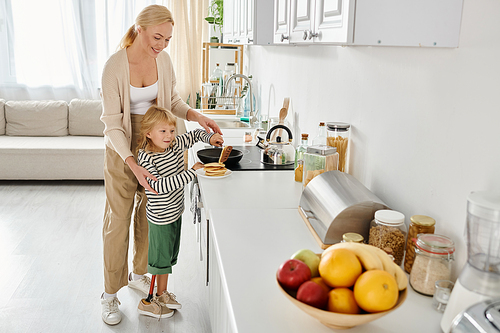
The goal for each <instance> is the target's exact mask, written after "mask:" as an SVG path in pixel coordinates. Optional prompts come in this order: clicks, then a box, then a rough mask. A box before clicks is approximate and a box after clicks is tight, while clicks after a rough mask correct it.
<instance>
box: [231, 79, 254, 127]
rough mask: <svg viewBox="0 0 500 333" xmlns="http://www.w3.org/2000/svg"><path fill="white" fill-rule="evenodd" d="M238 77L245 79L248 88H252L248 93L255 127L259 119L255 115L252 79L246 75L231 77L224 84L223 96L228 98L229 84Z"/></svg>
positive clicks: (251, 123) (251, 119) (252, 122)
mask: <svg viewBox="0 0 500 333" xmlns="http://www.w3.org/2000/svg"><path fill="white" fill-rule="evenodd" d="M237 77H240V78H242V79H245V80H246V81H247V82H248V86H249V87H250V89H249V90H250V91H249V92H248V93H249V94H250V95H249V96H250V125H252V126H253V125H254V124H255V123H256V122H258V120H259V119H258V118H257V116H256V115H255V114H254V110H253V93H252V82H251V81H250V79H249V78H248V77H247V76H246V75H243V74H233V75H231V76H230V77H229V78H228V79H227V80H226V82H225V83H224V91H223V94H222V95H223V96H227V87H228V86H229V82H230V81H231V80H232V79H235V80H236V78H237Z"/></svg>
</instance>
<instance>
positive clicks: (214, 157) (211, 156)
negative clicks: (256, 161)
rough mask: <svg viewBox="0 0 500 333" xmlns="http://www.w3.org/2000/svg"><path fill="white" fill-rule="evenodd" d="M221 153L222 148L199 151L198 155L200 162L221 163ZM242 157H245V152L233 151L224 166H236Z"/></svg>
mask: <svg viewBox="0 0 500 333" xmlns="http://www.w3.org/2000/svg"><path fill="white" fill-rule="evenodd" d="M221 151H222V148H206V149H201V150H198V153H197V154H198V158H199V159H200V161H202V162H203V163H205V164H206V163H213V162H219V157H220V153H221ZM242 157H243V152H242V151H241V150H238V149H233V150H232V151H231V154H229V157H228V158H227V161H226V162H224V164H225V165H233V164H236V163H238V162H239V161H240V160H241V158H242Z"/></svg>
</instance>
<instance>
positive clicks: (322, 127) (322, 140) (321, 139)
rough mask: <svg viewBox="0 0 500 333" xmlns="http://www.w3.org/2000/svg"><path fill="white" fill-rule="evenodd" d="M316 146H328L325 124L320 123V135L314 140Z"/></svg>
mask: <svg viewBox="0 0 500 333" xmlns="http://www.w3.org/2000/svg"><path fill="white" fill-rule="evenodd" d="M313 145H314V146H319V145H321V146H326V126H325V123H324V122H320V123H319V126H318V135H317V136H316V137H315V138H314V140H313Z"/></svg>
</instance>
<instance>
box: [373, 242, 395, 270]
mask: <svg viewBox="0 0 500 333" xmlns="http://www.w3.org/2000/svg"><path fill="white" fill-rule="evenodd" d="M366 246H369V247H370V250H371V251H372V253H375V254H376V255H377V256H378V257H379V259H380V261H382V265H383V266H384V271H386V272H387V273H389V274H391V275H392V276H394V278H396V268H395V267H394V261H392V259H391V257H389V255H388V254H387V253H385V251H384V250H382V249H379V248H378V247H376V246H372V245H366Z"/></svg>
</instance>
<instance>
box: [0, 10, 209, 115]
mask: <svg viewBox="0 0 500 333" xmlns="http://www.w3.org/2000/svg"><path fill="white" fill-rule="evenodd" d="M208 1H209V0H134V1H123V0H43V1H40V0H0V98H3V99H6V100H30V99H31V100H42V99H57V100H66V101H69V100H71V99H72V98H84V99H98V98H99V87H100V80H101V74H102V68H103V66H104V63H105V62H106V60H107V59H108V58H109V56H110V55H111V54H112V53H114V52H115V51H116V49H117V46H118V44H119V42H120V40H121V38H122V36H123V35H124V34H125V32H126V30H127V29H128V28H129V27H130V26H131V25H132V24H134V20H135V17H136V16H137V14H138V13H139V12H140V11H141V10H142V9H143V8H144V7H145V6H148V5H150V4H153V3H160V4H163V5H165V6H167V7H168V8H169V9H170V10H171V11H172V14H173V15H174V20H175V26H174V38H173V40H172V43H171V46H170V47H169V48H168V49H167V51H168V52H169V53H170V55H171V57H172V61H173V63H174V66H175V72H176V76H177V89H178V90H179V92H180V94H181V96H182V98H183V99H184V100H187V98H188V96H191V98H190V102H191V103H190V104H191V105H192V106H193V107H194V105H195V100H196V92H198V91H200V86H201V47H202V36H203V35H205V34H206V29H208V24H207V23H205V21H204V17H205V16H206V15H207V8H208Z"/></svg>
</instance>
